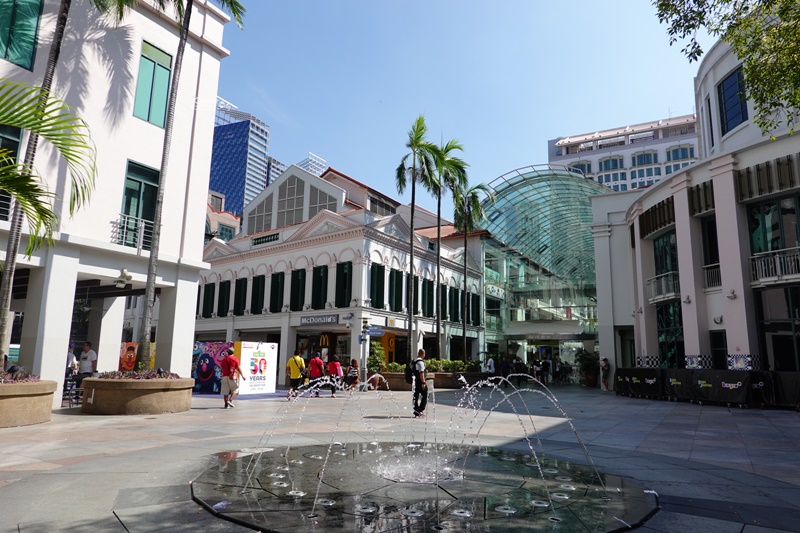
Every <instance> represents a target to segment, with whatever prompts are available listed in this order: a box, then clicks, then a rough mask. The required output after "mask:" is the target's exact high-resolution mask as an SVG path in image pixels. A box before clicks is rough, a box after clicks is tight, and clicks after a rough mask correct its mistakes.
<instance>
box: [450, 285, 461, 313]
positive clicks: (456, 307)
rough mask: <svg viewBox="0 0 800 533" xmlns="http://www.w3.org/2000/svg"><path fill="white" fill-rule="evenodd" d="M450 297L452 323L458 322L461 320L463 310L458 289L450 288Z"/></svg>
mask: <svg viewBox="0 0 800 533" xmlns="http://www.w3.org/2000/svg"><path fill="white" fill-rule="evenodd" d="M449 296H450V298H449V304H450V305H449V308H450V321H451V322H458V321H459V320H461V316H460V315H459V311H460V310H461V298H460V297H459V296H458V289H457V288H456V287H450V295H449Z"/></svg>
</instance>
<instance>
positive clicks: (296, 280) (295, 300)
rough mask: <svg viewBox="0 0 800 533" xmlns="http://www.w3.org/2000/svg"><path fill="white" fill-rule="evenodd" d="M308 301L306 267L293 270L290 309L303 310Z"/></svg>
mask: <svg viewBox="0 0 800 533" xmlns="http://www.w3.org/2000/svg"><path fill="white" fill-rule="evenodd" d="M305 301H306V269H304V268H298V269H297V270H293V271H292V285H291V286H290V287H289V309H291V310H292V311H302V310H303V303H304V302H305Z"/></svg>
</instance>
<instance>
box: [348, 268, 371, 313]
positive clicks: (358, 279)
mask: <svg viewBox="0 0 800 533" xmlns="http://www.w3.org/2000/svg"><path fill="white" fill-rule="evenodd" d="M368 263H369V259H368V258H366V257H356V258H355V259H354V260H353V295H352V296H351V298H355V299H356V300H357V301H358V303H359V304H360V305H361V306H365V303H364V300H366V299H367V298H369V290H368V288H367V272H366V270H367V264H368Z"/></svg>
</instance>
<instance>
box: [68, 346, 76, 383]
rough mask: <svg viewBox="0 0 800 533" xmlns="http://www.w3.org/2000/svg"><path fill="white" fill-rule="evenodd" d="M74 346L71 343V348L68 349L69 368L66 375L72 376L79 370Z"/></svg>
mask: <svg viewBox="0 0 800 533" xmlns="http://www.w3.org/2000/svg"><path fill="white" fill-rule="evenodd" d="M72 348H73V346H71V345H70V347H69V349H68V350H67V370H66V375H65V377H68V378H71V377H72V376H73V375H75V374H76V373H77V372H78V359H77V358H76V357H75V354H74V353H72Z"/></svg>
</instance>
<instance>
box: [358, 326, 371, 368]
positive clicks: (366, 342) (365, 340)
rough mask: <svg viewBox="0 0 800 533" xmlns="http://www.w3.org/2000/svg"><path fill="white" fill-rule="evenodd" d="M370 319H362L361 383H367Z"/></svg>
mask: <svg viewBox="0 0 800 533" xmlns="http://www.w3.org/2000/svg"><path fill="white" fill-rule="evenodd" d="M368 331H369V319H368V318H362V319H361V365H360V366H361V368H360V374H361V376H359V380H360V382H361V383H366V382H367V354H368V353H369V351H368V350H369V335H368V334H367V332H368Z"/></svg>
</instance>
